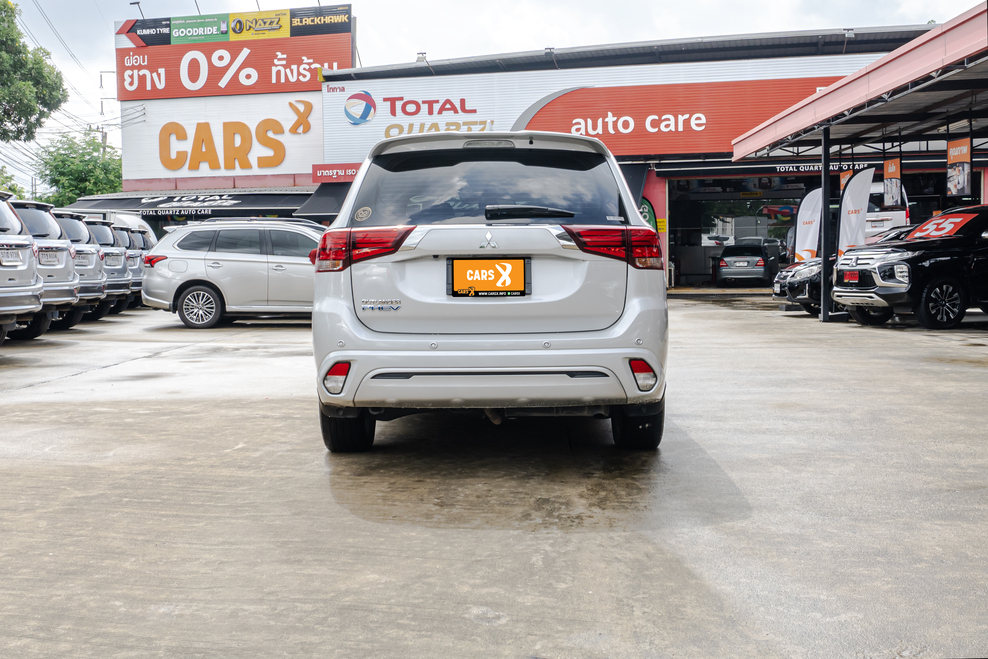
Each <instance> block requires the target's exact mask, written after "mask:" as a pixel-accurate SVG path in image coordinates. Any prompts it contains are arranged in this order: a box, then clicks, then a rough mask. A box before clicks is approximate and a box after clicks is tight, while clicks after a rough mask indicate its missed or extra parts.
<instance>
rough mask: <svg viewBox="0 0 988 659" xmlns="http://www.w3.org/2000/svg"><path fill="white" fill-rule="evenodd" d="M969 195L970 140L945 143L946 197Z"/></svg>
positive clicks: (966, 138) (967, 138)
mask: <svg viewBox="0 0 988 659" xmlns="http://www.w3.org/2000/svg"><path fill="white" fill-rule="evenodd" d="M970 194H971V138H969V137H965V138H964V139H960V140H951V141H950V142H947V196H951V197H966V196H968V195H970Z"/></svg>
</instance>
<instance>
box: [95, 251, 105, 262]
mask: <svg viewBox="0 0 988 659" xmlns="http://www.w3.org/2000/svg"><path fill="white" fill-rule="evenodd" d="M96 253H97V254H98V255H99V260H100V261H103V260H104V259H106V252H104V251H103V250H100V251H98V252H96Z"/></svg>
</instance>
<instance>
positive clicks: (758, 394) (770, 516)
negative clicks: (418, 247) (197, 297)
mask: <svg viewBox="0 0 988 659" xmlns="http://www.w3.org/2000/svg"><path fill="white" fill-rule="evenodd" d="M309 331H310V329H309V326H308V325H307V324H304V323H297V322H289V321H272V322H247V323H240V322H238V323H236V324H234V325H232V326H229V327H223V328H218V329H215V330H208V331H202V332H193V331H191V330H187V329H185V328H184V326H182V325H181V323H180V322H179V321H178V320H177V318H176V317H175V316H174V315H169V314H165V313H163V312H152V311H138V312H125V313H124V314H122V315H121V316H117V317H112V318H110V319H106V320H103V321H100V322H98V323H94V324H85V325H82V326H80V327H78V328H76V329H73V330H70V331H68V332H63V333H59V334H47V335H45V336H44V337H42V338H41V339H39V340H36V341H34V342H25V343H19V344H14V343H5V344H4V345H3V346H0V656H4V657H48V656H79V657H107V656H112V657H130V656H134V657H136V656H141V657H145V656H169V657H170V656H190V657H195V656H210V657H212V656H217V657H219V656H265V657H266V656H338V657H544V658H547V659H548V658H553V659H555V658H565V657H581V658H582V657H590V658H597V657H600V658H603V657H610V658H616V657H711V656H730V657H793V656H805V657H835V656H836V657H897V656H922V657H946V656H952V657H976V656H985V655H988V598H986V594H988V593H986V589H988V586H986V585H985V584H988V560H986V559H988V556H986V554H988V550H986V546H988V526H986V523H985V520H986V519H988V475H986V474H988V428H986V425H988V413H986V411H985V409H984V405H985V401H986V400H988V395H986V394H988V384H986V378H985V375H986V372H988V371H986V368H988V321H986V319H985V317H984V316H982V315H980V314H978V315H977V316H973V317H972V319H971V321H970V322H968V323H966V324H965V326H964V328H963V329H961V330H959V331H955V332H941V333H937V332H928V331H926V330H922V329H920V328H918V327H916V326H915V325H898V326H892V327H885V328H861V327H857V326H855V325H853V324H841V325H824V324H821V323H819V322H817V321H815V320H814V319H812V318H810V317H809V316H807V315H805V314H784V313H780V312H778V310H777V304H773V303H772V302H771V301H770V300H768V299H767V298H766V299H765V300H758V299H755V300H752V299H739V300H724V301H719V302H717V303H711V302H701V301H685V300H674V301H672V303H671V349H670V357H669V394H668V399H667V414H668V417H667V422H666V434H665V438H664V440H663V442H662V445H661V447H660V451H659V452H657V453H654V454H640V453H622V452H618V451H617V450H615V449H614V447H613V445H611V443H610V429H609V425H608V423H607V422H605V421H585V420H579V419H567V420H563V421H554V420H548V419H525V420H516V421H507V422H505V423H504V424H502V425H501V426H498V427H495V426H493V425H491V424H490V423H489V422H488V421H486V420H484V419H481V418H470V417H442V416H436V415H423V416H416V417H408V418H405V419H400V420H397V421H393V422H389V423H382V424H379V425H378V440H377V443H376V445H375V451H374V452H373V453H371V454H366V455H329V454H327V453H326V451H325V449H324V447H323V445H322V440H321V438H320V436H319V428H318V421H317V417H316V414H317V412H316V400H315V395H314V367H313V363H312V357H311V342H310V336H309Z"/></svg>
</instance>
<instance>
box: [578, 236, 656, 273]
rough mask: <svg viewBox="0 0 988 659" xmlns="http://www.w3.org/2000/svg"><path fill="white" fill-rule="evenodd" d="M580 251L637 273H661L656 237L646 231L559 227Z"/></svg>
mask: <svg viewBox="0 0 988 659" xmlns="http://www.w3.org/2000/svg"><path fill="white" fill-rule="evenodd" d="M563 229H564V230H565V231H566V233H568V234H569V235H570V237H571V238H572V239H573V242H574V243H576V246H577V247H579V248H580V251H583V252H587V253H588V254H599V255H601V256H606V257H608V258H611V259H618V260H619V261H625V262H626V263H628V265H630V266H632V267H634V268H638V269H640V270H663V269H664V268H665V265H664V264H663V261H662V248H661V246H660V245H659V235H658V234H657V233H655V232H654V231H652V230H651V229H648V228H646V227H614V228H610V227H607V228H602V227H582V226H575V225H563Z"/></svg>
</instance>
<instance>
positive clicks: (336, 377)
mask: <svg viewBox="0 0 988 659" xmlns="http://www.w3.org/2000/svg"><path fill="white" fill-rule="evenodd" d="M349 372H350V362H336V363H335V364H333V366H332V367H331V368H330V369H329V372H328V373H326V377H324V378H323V379H322V383H323V385H324V386H325V387H326V391H328V392H329V393H331V394H338V393H340V392H341V391H343V384H344V383H345V382H346V376H347V374H348V373H349Z"/></svg>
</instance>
